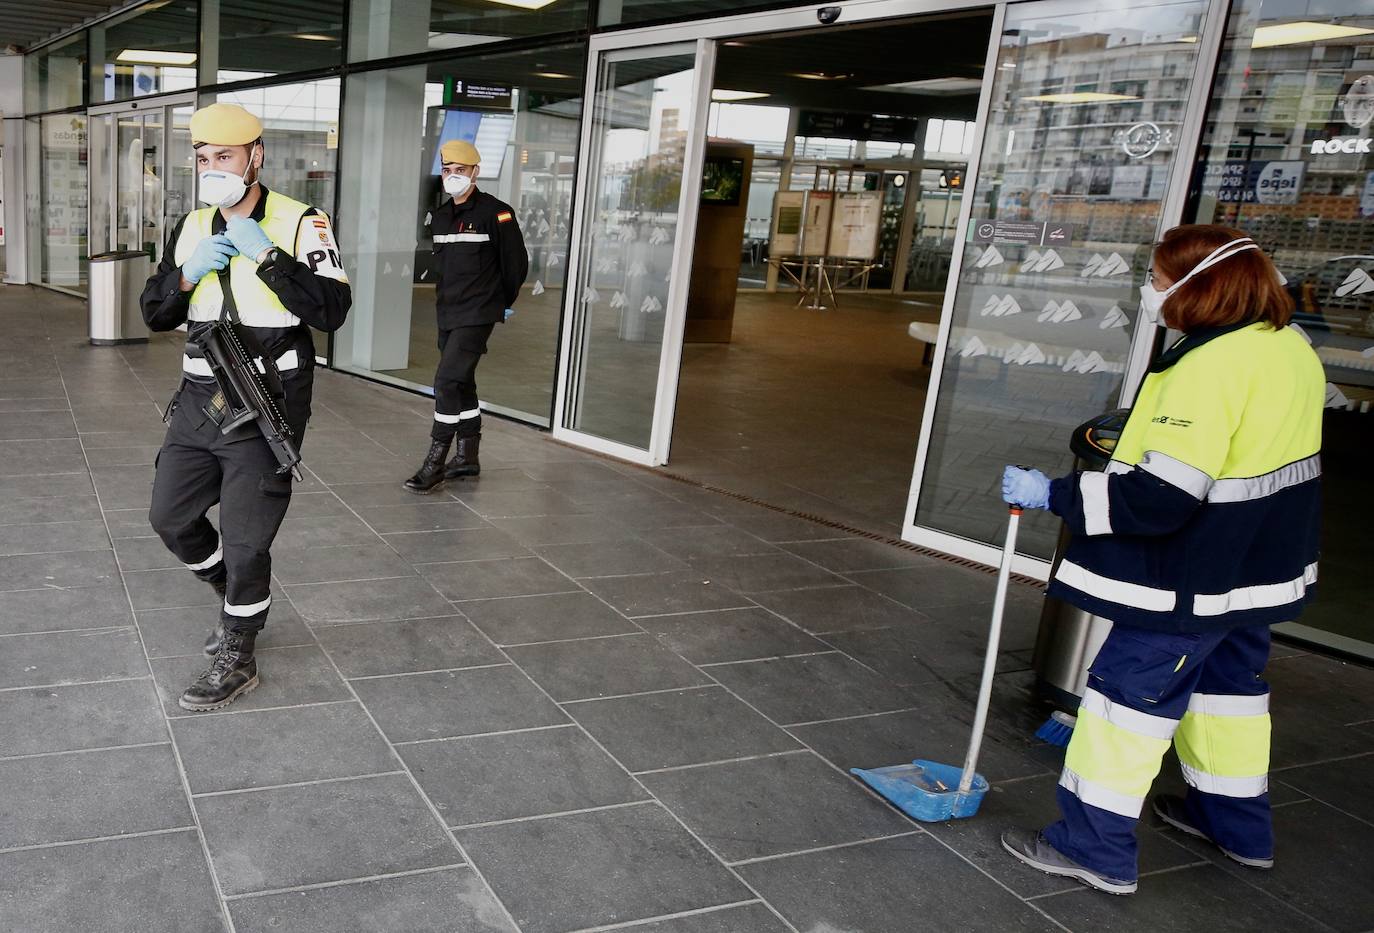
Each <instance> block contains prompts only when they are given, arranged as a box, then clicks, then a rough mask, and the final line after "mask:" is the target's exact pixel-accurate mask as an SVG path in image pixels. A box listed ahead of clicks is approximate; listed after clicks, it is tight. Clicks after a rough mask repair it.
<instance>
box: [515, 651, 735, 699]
mask: <svg viewBox="0 0 1374 933" xmlns="http://www.w3.org/2000/svg"><path fill="white" fill-rule="evenodd" d="M512 663H515V666H516V667H520V665H519V663H518V662H512ZM687 663H689V664H690V663H691V662H690V661H689V662H687ZM521 673H523V674H524V675H525V676H526V677H529V676H530V675H529V674H528V673H527V672H526V671H525V670H524V669H523V668H521ZM708 676H709V675H708ZM530 679H531V680H533V679H534V678H532V677H530ZM718 686H720V684H718V683H716V682H714V681H708V682H704V683H699V684H688V685H687V686H684V687H663V688H661V689H658V690H641V691H638V692H636V693H612V694H608V695H606V696H601V697H578V698H576V699H572V700H553V702H554V703H556V704H558V705H559V706H578V705H580V704H582V703H599V702H601V701H603V700H633V699H636V698H638V697H651V696H658V695H659V694H663V693H685V692H686V691H688V690H702V689H709V688H711V687H718ZM549 698H550V699H553V695H552V694H549Z"/></svg>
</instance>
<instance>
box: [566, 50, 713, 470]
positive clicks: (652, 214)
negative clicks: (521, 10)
mask: <svg viewBox="0 0 1374 933" xmlns="http://www.w3.org/2000/svg"><path fill="white" fill-rule="evenodd" d="M713 53H714V44H713V43H712V42H711V41H710V40H706V39H702V40H698V41H697V42H694V43H678V44H672V45H661V46H655V47H652V48H636V49H620V50H610V51H604V52H598V51H597V50H596V48H595V46H594V47H593V55H594V61H595V67H594V68H592V69H591V73H590V74H589V77H588V94H587V100H588V101H590V106H589V108H588V112H587V116H588V119H587V120H586V121H585V123H584V126H583V138H582V152H583V157H582V159H581V160H580V164H581V165H582V166H584V168H583V170H582V182H581V186H580V191H579V198H578V214H577V219H576V221H575V234H574V237H575V238H574V242H573V247H572V251H571V255H572V256H575V257H577V265H576V266H575V275H574V280H573V281H572V282H571V283H570V286H569V288H568V290H567V294H566V297H565V301H566V307H565V320H566V321H568V322H569V326H568V327H566V328H565V332H564V335H563V346H562V350H561V352H562V360H563V365H562V366H561V367H560V381H559V386H558V399H557V401H556V403H555V417H556V420H555V425H554V436H555V437H563V438H565V439H568V440H571V441H573V442H575V443H578V444H581V445H583V446H587V447H590V448H592V449H595V450H600V451H602V452H605V453H610V454H613V455H615V456H619V457H622V458H625V459H628V460H632V461H635V462H639V463H649V464H659V463H664V462H666V460H667V452H668V450H667V448H668V439H669V433H670V431H671V426H672V408H673V404H674V401H675V389H676V386H677V373H678V362H679V360H678V349H679V347H680V345H681V339H682V327H683V321H684V318H685V306H686V296H687V286H688V277H689V274H690V265H691V250H692V243H693V240H694V236H695V226H696V211H695V209H694V205H695V203H696V198H697V197H698V196H699V192H700V188H701V161H702V152H703V148H704V145H703V136H702V132H703V131H702V127H704V125H705V117H706V108H707V106H708V105H709V103H710V100H709V98H710V77H711V74H712V61H711V57H712V56H713Z"/></svg>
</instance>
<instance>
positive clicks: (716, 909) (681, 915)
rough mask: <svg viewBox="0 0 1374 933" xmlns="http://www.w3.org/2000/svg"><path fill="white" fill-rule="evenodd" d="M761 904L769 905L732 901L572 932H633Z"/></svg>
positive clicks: (583, 928)
mask: <svg viewBox="0 0 1374 933" xmlns="http://www.w3.org/2000/svg"><path fill="white" fill-rule="evenodd" d="M754 904H760V905H763V906H764V907H767V906H768V904H767V903H766V902H765V901H763V900H761V899H760V898H756V897H754V898H750V899H749V900H747V901H731V902H730V903H728V904H713V905H711V906H710V907H699V908H697V909H696V910H680V911H677V912H676V913H671V914H658V915H657V916H654V917H644V918H643V919H640V920H626V921H625V922H624V923H612V924H609V925H606V926H596V927H581V928H580V929H577V930H572V931H571V933H616V931H619V930H633V929H635V928H636V927H642V926H648V925H649V924H651V923H662V922H665V921H671V920H684V919H688V918H691V917H702V916H708V915H710V914H715V913H720V912H721V911H725V910H735V909H737V908H740V907H750V906H753V905H754Z"/></svg>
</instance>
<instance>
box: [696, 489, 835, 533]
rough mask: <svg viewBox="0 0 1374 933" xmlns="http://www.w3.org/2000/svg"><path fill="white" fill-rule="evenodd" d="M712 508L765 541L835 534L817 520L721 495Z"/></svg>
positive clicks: (719, 515)
mask: <svg viewBox="0 0 1374 933" xmlns="http://www.w3.org/2000/svg"><path fill="white" fill-rule="evenodd" d="M713 511H714V512H715V514H716V515H717V516H718V517H721V518H722V519H723V520H725V521H727V522H729V523H730V524H731V525H734V526H735V527H736V528H742V529H743V530H745V531H747V532H749V533H750V534H752V535H757V536H758V537H760V538H762V539H763V540H765V541H772V542H780V541H813V540H816V539H821V538H834V537H835V535H836V534H837V532H836V531H835V529H833V528H829V527H827V526H825V525H822V524H820V523H818V522H810V521H807V520H806V519H804V518H796V517H795V516H792V515H788V514H786V513H784V512H775V511H773V510H772V509H766V508H763V507H761V506H753V505H741V504H740V503H737V502H733V501H731V500H728V499H722V500H721V502H720V504H719V506H718V507H717V508H716V509H714V510H713Z"/></svg>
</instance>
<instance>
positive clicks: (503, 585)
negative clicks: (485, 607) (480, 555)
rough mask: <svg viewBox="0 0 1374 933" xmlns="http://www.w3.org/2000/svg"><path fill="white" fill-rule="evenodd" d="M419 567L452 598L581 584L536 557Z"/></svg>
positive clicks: (558, 589) (564, 590)
mask: <svg viewBox="0 0 1374 933" xmlns="http://www.w3.org/2000/svg"><path fill="white" fill-rule="evenodd" d="M416 569H417V570H419V571H420V573H421V574H422V575H423V576H424V578H425V579H426V580H428V581H429V582H430V583H432V584H433V585H434V587H435V588H436V589H438V590H439V592H440V593H443V594H444V595H445V596H446V597H448V598H449V599H453V600H466V599H491V598H494V597H499V596H538V595H541V594H544V593H567V592H573V591H576V590H577V588H578V586H577V584H576V583H574V582H573V581H572V580H569V579H568V578H567V577H565V576H564V575H563V574H561V573H559V572H558V571H557V570H554V569H553V568H552V567H550V566H549V565H548V564H546V563H544V562H543V561H542V560H540V559H539V558H537V557H513V558H507V559H504V560H473V561H461V562H459V563H452V564H419V565H417V567H416Z"/></svg>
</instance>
